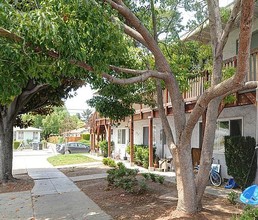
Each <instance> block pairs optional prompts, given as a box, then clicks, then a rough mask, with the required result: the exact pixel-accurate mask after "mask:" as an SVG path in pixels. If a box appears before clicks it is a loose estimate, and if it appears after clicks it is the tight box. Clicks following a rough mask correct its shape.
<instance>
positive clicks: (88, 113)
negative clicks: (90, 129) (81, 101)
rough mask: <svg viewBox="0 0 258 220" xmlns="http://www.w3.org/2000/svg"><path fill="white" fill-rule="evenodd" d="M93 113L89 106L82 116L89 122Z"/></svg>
mask: <svg viewBox="0 0 258 220" xmlns="http://www.w3.org/2000/svg"><path fill="white" fill-rule="evenodd" d="M91 114H92V110H91V109H89V108H87V109H85V110H83V112H82V114H81V117H82V119H83V120H84V121H85V122H86V123H87V122H88V120H89V118H90V116H91Z"/></svg>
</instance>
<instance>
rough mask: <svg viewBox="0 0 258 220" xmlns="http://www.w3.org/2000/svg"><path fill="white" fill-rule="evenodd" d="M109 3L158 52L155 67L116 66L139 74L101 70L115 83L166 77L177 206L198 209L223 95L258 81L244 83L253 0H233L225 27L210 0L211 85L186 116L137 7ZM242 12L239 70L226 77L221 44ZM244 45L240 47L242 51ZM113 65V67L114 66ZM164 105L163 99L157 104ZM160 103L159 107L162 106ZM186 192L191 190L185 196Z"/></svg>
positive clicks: (169, 72)
mask: <svg viewBox="0 0 258 220" xmlns="http://www.w3.org/2000/svg"><path fill="white" fill-rule="evenodd" d="M106 2H107V3H109V4H110V5H111V7H112V8H113V9H114V10H116V11H118V12H119V13H120V15H121V16H123V18H124V19H125V20H126V22H127V23H130V25H131V27H132V28H134V29H132V28H131V27H128V26H124V28H125V30H126V31H125V32H126V33H128V32H129V30H130V33H129V34H130V36H131V37H133V38H134V39H136V40H137V41H138V42H140V43H141V44H142V45H144V46H145V47H147V48H148V49H149V50H150V51H151V53H152V54H153V56H154V59H155V67H156V70H154V69H153V70H132V69H125V68H116V70H117V69H119V71H120V72H124V73H130V74H131V73H134V74H135V75H136V76H134V77H131V78H128V79H124V78H118V77H114V76H112V75H110V74H108V73H103V74H102V76H103V77H105V78H107V79H108V80H110V81H111V82H113V83H118V84H130V83H136V82H141V81H145V80H147V79H148V78H149V77H155V78H157V79H161V80H163V81H164V83H165V86H166V88H167V89H168V91H169V94H170V97H171V102H172V106H173V113H174V127H175V131H176V132H175V134H174V135H173V134H172V131H171V128H170V127H169V125H168V123H167V119H166V117H165V114H160V115H161V118H162V123H163V125H164V128H165V133H166V136H167V138H168V142H169V148H170V150H171V152H172V154H173V156H174V159H175V167H176V176H177V188H178V205H177V209H178V210H180V211H183V212H187V213H195V212H196V211H198V210H200V209H201V207H202V204H201V199H202V196H203V193H204V190H205V187H206V183H207V181H208V173H209V169H210V164H211V157H212V148H213V142H214V136H215V129H216V120H217V117H218V113H219V112H218V109H219V105H220V102H221V101H222V99H223V98H224V97H225V96H226V95H227V94H230V93H231V92H234V91H238V90H240V89H243V88H247V87H256V82H251V83H247V84H246V85H244V83H243V81H244V77H245V75H246V74H247V72H248V58H249V53H250V51H249V48H250V39H251V25H252V17H253V10H254V1H252V0H248V1H240V0H236V1H235V2H234V7H233V9H232V11H231V14H230V18H229V19H228V21H227V22H226V25H225V27H224V28H223V27H222V22H221V17H220V11H219V4H218V0H214V1H211V0H207V3H208V12H209V25H210V32H211V33H210V34H211V46H212V53H213V54H212V57H213V66H212V80H211V86H210V88H208V89H207V90H206V91H205V92H204V93H203V94H202V95H201V96H200V97H199V99H198V100H197V103H196V105H195V107H194V109H193V111H192V113H191V114H190V115H189V118H188V120H186V117H185V106H184V101H183V97H182V94H181V93H180V88H179V84H178V82H177V80H176V78H175V75H174V72H173V70H171V68H170V65H169V63H168V61H167V59H166V58H165V56H164V54H163V52H162V51H161V49H160V47H159V45H158V44H157V42H156V41H155V39H154V38H153V36H152V35H151V34H150V32H149V31H148V30H147V29H146V27H145V26H144V25H143V24H142V22H141V21H140V20H139V19H138V18H137V17H136V16H135V15H134V14H133V12H132V11H131V10H130V9H129V8H128V7H127V6H126V5H125V4H124V3H123V2H122V1H112V0H107V1H106ZM239 13H241V21H240V35H239V53H238V68H237V70H236V72H235V74H234V75H233V76H232V77H230V78H229V79H227V80H224V81H222V65H223V54H222V52H223V49H224V46H225V44H226V42H227V39H228V35H229V32H230V31H231V30H232V27H233V25H234V23H235V21H236V18H237V16H238V15H239ZM240 51H241V52H240ZM111 68H112V67H111ZM112 69H114V68H112ZM159 106H162V108H163V105H159ZM162 108H160V113H161V112H162V111H163V110H162ZM205 111H207V118H206V126H205V131H204V137H203V143H202V155H201V164H200V171H199V173H198V177H197V180H196V182H195V181H194V177H193V172H192V159H191V146H190V141H191V135H192V131H193V128H194V126H195V124H196V123H197V121H198V119H199V118H200V117H201V116H202V114H203V113H204V112H205ZM185 195H187V196H185Z"/></svg>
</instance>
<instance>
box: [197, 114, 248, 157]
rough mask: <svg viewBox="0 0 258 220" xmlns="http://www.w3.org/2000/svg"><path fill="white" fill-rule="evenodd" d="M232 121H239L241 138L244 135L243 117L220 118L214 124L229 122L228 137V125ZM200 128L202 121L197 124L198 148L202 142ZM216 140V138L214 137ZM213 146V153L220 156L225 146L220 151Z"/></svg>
mask: <svg viewBox="0 0 258 220" xmlns="http://www.w3.org/2000/svg"><path fill="white" fill-rule="evenodd" d="M234 120H241V136H243V134H244V119H243V117H232V118H220V119H217V122H216V124H218V123H220V122H226V121H228V122H229V135H230V133H231V130H230V129H231V125H230V122H231V121H234ZM201 126H202V121H200V122H199V123H198V129H199V148H200V147H201V141H202V138H201V137H202V135H201V132H202V129H201ZM216 131H217V128H216ZM215 138H216V137H215ZM214 143H215V139H214ZM214 147H215V146H213V153H221V154H224V153H225V145H224V147H223V149H222V150H217V149H215V148H214Z"/></svg>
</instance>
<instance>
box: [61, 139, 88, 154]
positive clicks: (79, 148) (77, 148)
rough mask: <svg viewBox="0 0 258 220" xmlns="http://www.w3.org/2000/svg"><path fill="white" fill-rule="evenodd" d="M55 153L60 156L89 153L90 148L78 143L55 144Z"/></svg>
mask: <svg viewBox="0 0 258 220" xmlns="http://www.w3.org/2000/svg"><path fill="white" fill-rule="evenodd" d="M56 151H57V152H58V153H60V154H65V153H67V154H72V153H89V152H90V146H88V145H86V144H83V143H80V142H68V143H67V144H57V145H56Z"/></svg>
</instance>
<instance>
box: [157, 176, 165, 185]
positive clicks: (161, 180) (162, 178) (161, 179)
mask: <svg viewBox="0 0 258 220" xmlns="http://www.w3.org/2000/svg"><path fill="white" fill-rule="evenodd" d="M157 180H158V182H159V183H160V184H163V183H164V181H165V177H164V176H157Z"/></svg>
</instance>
